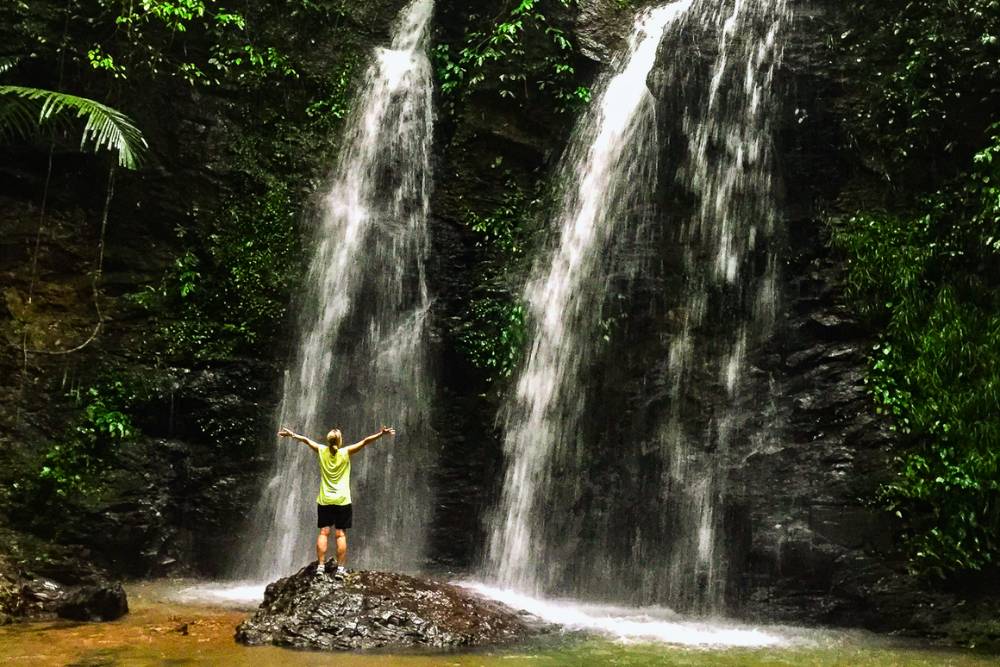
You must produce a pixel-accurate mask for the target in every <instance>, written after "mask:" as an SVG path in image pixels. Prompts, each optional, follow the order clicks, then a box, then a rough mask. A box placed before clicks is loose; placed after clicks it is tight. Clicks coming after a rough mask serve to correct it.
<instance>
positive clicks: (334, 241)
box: [234, 0, 435, 579]
mask: <svg viewBox="0 0 1000 667" xmlns="http://www.w3.org/2000/svg"><path fill="white" fill-rule="evenodd" d="M432 11H433V3H432V0H413V2H411V3H410V4H409V5H408V6H407V7H406V8H404V9H403V11H402V12H401V14H400V16H399V18H398V19H397V24H396V26H395V28H394V31H393V37H392V44H391V46H389V47H388V48H377V49H375V53H374V56H373V62H372V64H371V65H370V66H369V68H368V70H367V72H366V74H365V83H364V88H363V90H362V92H361V94H360V95H359V96H358V97H357V102H356V106H355V107H354V109H353V110H352V112H351V115H350V117H349V118H348V120H347V122H346V130H345V134H344V137H343V141H342V143H341V146H342V148H341V151H340V154H339V156H338V159H337V162H336V167H335V169H334V172H333V176H332V180H331V185H330V187H329V190H328V191H327V193H326V195H325V197H324V198H323V201H322V206H321V210H320V215H318V216H317V218H318V219H317V224H316V232H315V239H314V242H313V255H312V259H311V262H310V266H309V272H308V276H307V280H306V288H305V289H306V294H305V295H304V298H303V306H302V313H301V317H300V319H299V326H300V328H301V334H300V342H299V346H298V355H297V358H296V360H295V367H294V369H293V371H292V373H291V374H290V380H289V383H288V385H289V386H288V390H287V394H286V399H285V401H284V402H285V403H286V405H285V406H284V407H283V411H284V413H285V414H284V415H281V419H282V421H283V423H284V424H286V425H287V426H289V427H290V428H292V429H293V430H297V431H299V432H301V433H305V434H307V435H309V436H310V437H312V438H313V439H316V440H320V441H322V440H323V437H324V436H325V434H326V432H327V430H328V429H329V428H331V427H333V426H337V427H339V428H340V429H341V430H342V431H343V433H344V437H345V444H350V443H352V442H354V441H356V440H359V439H360V438H361V437H363V436H365V435H368V434H370V433H372V432H374V431H375V430H377V429H378V427H379V426H380V425H382V424H391V425H394V426H395V427H396V428H397V430H398V434H397V436H396V437H395V439H394V440H390V439H385V440H382V441H380V442H378V443H376V444H375V445H372V446H370V447H368V448H367V449H366V450H365V451H364V452H363V453H361V454H359V455H358V456H356V457H354V460H353V466H352V467H353V470H352V481H353V484H352V486H353V494H354V496H355V498H356V499H363V502H356V503H355V515H354V521H355V524H356V525H363V526H364V527H365V530H364V531H363V532H358V533H356V534H355V536H354V537H352V539H351V544H350V559H351V560H350V563H351V565H352V566H356V567H370V568H375V567H378V568H387V569H403V570H406V569H412V568H414V567H416V566H417V565H418V564H419V562H420V560H421V559H422V557H423V555H424V547H425V535H426V521H427V519H428V517H430V515H431V511H432V505H431V502H432V501H431V491H430V489H429V487H428V482H427V479H428V477H429V476H428V474H427V469H428V468H429V467H430V466H431V465H432V464H433V461H434V458H435V456H434V453H433V451H432V446H431V443H432V442H433V439H432V438H431V437H430V434H429V426H428V405H429V387H428V380H427V372H426V367H427V362H426V358H425V355H426V351H425V343H426V340H425V339H426V326H425V324H426V319H427V314H428V308H429V304H430V299H429V296H428V291H427V287H426V283H425V277H424V258H425V255H426V252H427V245H428V237H427V212H428V201H429V200H428V197H429V189H430V177H431V173H430V147H431V138H432V121H433V111H432V105H431V97H432V91H433V82H432V69H431V66H430V62H429V60H428V58H427V55H426V46H427V44H426V42H427V33H428V25H429V22H430V18H431V14H432ZM275 447H277V455H276V460H275V473H274V476H273V478H272V479H271V480H270V482H269V483H268V485H267V486H266V488H265V490H264V493H263V495H262V499H261V501H260V503H259V506H258V507H257V509H256V511H255V514H254V518H253V521H252V524H251V531H253V533H254V535H253V536H252V537H251V538H249V539H248V540H247V542H246V543H247V544H248V545H253V547H252V549H249V550H248V552H247V553H244V554H241V555H240V558H239V564H238V566H237V567H236V571H235V572H234V574H235V575H236V576H238V577H240V578H247V579H274V578H276V577H278V576H283V575H285V574H288V573H290V572H293V571H295V570H296V569H298V568H299V567H300V566H301V565H302V564H303V563H305V562H308V561H309V560H311V559H312V558H313V555H312V554H313V543H314V540H315V534H316V531H315V512H316V510H315V500H314V498H315V495H316V491H317V489H318V486H319V473H318V468H317V463H316V457H315V455H314V454H313V453H312V452H311V451H310V450H309V449H307V448H306V447H305V446H303V445H301V444H299V443H296V442H294V441H291V440H285V441H281V440H278V441H277V442H276V444H275ZM332 547H333V545H332V540H331V549H332Z"/></svg>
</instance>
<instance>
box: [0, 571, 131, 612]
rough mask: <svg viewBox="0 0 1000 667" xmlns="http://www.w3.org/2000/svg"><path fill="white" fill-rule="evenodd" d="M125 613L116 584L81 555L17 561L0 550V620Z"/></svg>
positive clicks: (124, 601) (122, 592)
mask: <svg viewBox="0 0 1000 667" xmlns="http://www.w3.org/2000/svg"><path fill="white" fill-rule="evenodd" d="M127 613H128V599H127V597H126V596H125V589H124V588H122V585H121V583H120V582H118V581H115V580H113V579H111V578H109V577H108V575H107V573H105V572H104V571H103V570H100V569H99V568H97V567H95V566H93V565H92V564H91V563H89V562H88V561H86V560H84V559H82V558H80V557H76V556H72V555H62V556H55V557H52V556H47V557H44V558H42V557H40V558H36V559H32V560H30V561H27V562H21V563H17V562H15V561H13V560H11V559H9V558H7V557H5V556H4V555H3V554H0V625H2V624H3V623H6V622H10V621H16V620H25V619H27V620H40V619H49V618H53V617H57V616H58V617H59V618H68V619H72V620H75V621H113V620H115V619H117V618H120V617H121V616H123V615H124V614H127Z"/></svg>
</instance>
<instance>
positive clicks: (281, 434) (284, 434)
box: [278, 426, 295, 438]
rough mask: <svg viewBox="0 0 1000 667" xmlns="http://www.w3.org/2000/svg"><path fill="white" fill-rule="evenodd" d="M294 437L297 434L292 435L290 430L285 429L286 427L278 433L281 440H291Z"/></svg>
mask: <svg viewBox="0 0 1000 667" xmlns="http://www.w3.org/2000/svg"><path fill="white" fill-rule="evenodd" d="M293 435H295V434H294V433H292V432H291V431H289V430H288V429H287V428H285V427H284V426H282V427H281V430H280V431H278V437H279V438H290V437H292V436H293Z"/></svg>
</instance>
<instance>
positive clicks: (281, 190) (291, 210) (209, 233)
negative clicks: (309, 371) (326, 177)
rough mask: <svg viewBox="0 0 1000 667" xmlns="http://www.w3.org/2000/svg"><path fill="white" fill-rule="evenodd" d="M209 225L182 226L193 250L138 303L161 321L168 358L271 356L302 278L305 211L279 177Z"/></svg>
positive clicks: (229, 206)
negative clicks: (301, 230) (300, 223)
mask: <svg viewBox="0 0 1000 667" xmlns="http://www.w3.org/2000/svg"><path fill="white" fill-rule="evenodd" d="M222 210H223V213H222V214H221V215H219V216H218V217H214V218H212V219H210V220H207V221H205V224H204V225H197V226H192V227H191V231H188V228H184V227H178V230H177V231H178V234H179V236H180V237H181V239H182V242H184V244H185V245H186V246H188V248H189V249H188V250H187V251H186V252H185V253H184V254H183V255H181V256H180V257H178V258H177V259H176V260H175V261H174V265H173V267H172V268H171V270H170V271H169V272H168V273H167V275H166V276H164V279H163V280H162V281H161V282H160V284H159V285H157V286H150V287H147V288H145V289H144V290H142V291H140V292H138V293H136V294H133V295H132V299H133V300H134V301H135V302H136V303H138V304H139V305H141V306H143V307H145V308H146V309H148V310H149V311H150V312H151V313H153V314H155V315H156V316H158V317H160V318H162V320H163V324H162V326H161V328H160V331H159V341H158V343H159V345H158V347H159V349H160V350H161V351H162V352H164V353H165V354H167V355H168V356H169V357H174V358H176V357H191V358H195V359H220V358H230V357H233V356H238V355H241V354H252V353H259V352H263V351H264V350H266V349H267V348H268V347H269V346H270V345H271V344H273V342H274V340H275V339H276V337H277V336H279V335H280V326H279V325H280V324H282V323H283V322H284V318H285V309H286V308H287V305H286V304H287V302H288V292H289V290H290V287H291V283H292V281H293V280H294V279H295V278H296V277H297V275H298V273H297V264H298V261H297V260H296V255H297V252H298V249H299V247H298V235H297V229H296V221H297V218H298V216H299V214H300V204H299V202H298V201H297V198H296V197H295V196H294V194H293V192H292V191H291V189H290V186H289V184H288V183H286V182H284V181H282V180H281V179H279V178H277V177H275V178H273V179H271V181H270V182H269V183H268V188H267V190H266V191H265V192H264V193H263V194H262V195H259V196H252V197H249V198H247V199H233V200H230V201H229V202H228V203H227V205H226V206H224V207H223V209H222Z"/></svg>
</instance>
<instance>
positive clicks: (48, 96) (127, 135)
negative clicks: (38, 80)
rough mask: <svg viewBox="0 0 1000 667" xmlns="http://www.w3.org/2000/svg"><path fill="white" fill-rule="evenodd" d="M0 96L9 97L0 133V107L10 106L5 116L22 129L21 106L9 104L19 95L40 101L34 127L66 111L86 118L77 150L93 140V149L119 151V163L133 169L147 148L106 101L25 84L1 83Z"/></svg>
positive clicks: (132, 126)
mask: <svg viewBox="0 0 1000 667" xmlns="http://www.w3.org/2000/svg"><path fill="white" fill-rule="evenodd" d="M0 96H5V97H7V98H8V100H7V102H8V104H4V105H3V106H2V107H0V133H2V132H3V131H4V128H3V127H2V125H3V121H4V120H5V115H4V111H3V109H6V108H7V107H11V110H10V111H9V112H8V113H9V116H7V118H10V119H11V120H12V121H13V122H15V123H17V125H16V126H14V129H23V123H24V109H23V108H22V109H17V108H15V107H16V105H13V104H10V101H11V100H10V99H9V98H11V97H13V98H19V100H15V101H31V102H35V103H40V104H41V108H40V109H39V111H38V115H37V117H36V118H35V119H34V124H35V125H36V126H40V125H42V124H44V123H46V122H50V121H52V120H53V119H58V118H60V117H61V116H63V115H64V114H65V113H74V112H75V114H76V117H77V118H82V119H84V120H85V126H84V128H83V137H82V139H81V140H80V149H81V150H85V149H86V147H87V143H88V142H92V143H93V144H94V150H100V149H101V148H107V149H108V150H111V151H115V152H117V153H118V164H120V165H121V166H122V167H125V168H126V169H135V168H136V167H137V166H138V165H139V161H140V159H141V157H142V153H143V152H144V151H145V150H146V149H147V148H148V147H149V145H148V144H147V143H146V138H145V137H143V136H142V132H141V131H139V129H138V128H137V127H136V126H135V125H134V124H133V123H132V120H131V119H130V118H129V117H128V116H126V115H125V114H123V113H122V112H120V111H118V110H117V109H112V108H111V107H109V106H107V105H106V104H101V103H100V102H96V101H94V100H91V99H87V98H86V97H78V96H76V95H69V94H67V93H59V92H55V91H52V90H44V89H41V88H29V87H26V86H0Z"/></svg>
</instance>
